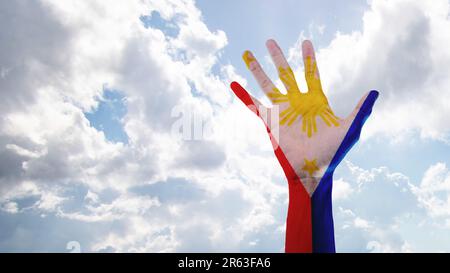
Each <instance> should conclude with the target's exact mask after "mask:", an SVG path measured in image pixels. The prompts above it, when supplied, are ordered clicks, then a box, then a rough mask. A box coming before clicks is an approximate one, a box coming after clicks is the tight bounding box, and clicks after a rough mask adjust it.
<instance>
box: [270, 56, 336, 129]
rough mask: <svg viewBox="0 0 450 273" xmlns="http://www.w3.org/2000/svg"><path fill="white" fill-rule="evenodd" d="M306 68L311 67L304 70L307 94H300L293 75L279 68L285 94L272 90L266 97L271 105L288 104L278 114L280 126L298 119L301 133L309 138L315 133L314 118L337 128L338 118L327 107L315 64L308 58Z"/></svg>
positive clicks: (315, 124)
mask: <svg viewBox="0 0 450 273" xmlns="http://www.w3.org/2000/svg"><path fill="white" fill-rule="evenodd" d="M306 66H307V67H308V66H312V67H314V68H312V69H306V68H305V70H306V71H307V72H306V73H305V74H306V80H307V81H308V86H309V89H310V90H308V92H307V93H301V92H300V90H298V88H297V83H296V81H295V77H294V73H293V72H292V70H291V69H290V68H289V67H288V68H286V69H285V68H283V67H279V68H278V72H279V75H280V79H281V80H282V81H283V83H284V84H285V85H286V87H287V94H282V93H280V92H279V91H278V89H276V88H275V89H274V90H273V92H271V93H269V94H268V96H269V98H270V99H271V100H272V102H273V103H275V104H278V103H285V102H289V107H288V108H286V109H285V110H283V111H282V112H281V113H280V124H281V125H287V126H291V125H292V124H293V123H294V122H295V121H296V120H297V119H298V118H301V119H302V131H303V132H305V133H307V135H308V137H311V136H312V134H313V133H316V132H317V123H316V117H320V118H322V120H323V121H324V122H325V124H326V125H327V126H332V125H334V126H336V127H337V126H339V122H338V118H337V117H336V116H335V115H334V113H333V111H332V110H331V109H330V106H329V105H328V100H327V98H326V97H325V95H324V93H323V91H322V87H321V84H320V80H319V79H318V77H316V75H315V73H316V72H315V69H317V68H315V67H316V64H315V61H311V58H310V57H308V58H307V61H306Z"/></svg>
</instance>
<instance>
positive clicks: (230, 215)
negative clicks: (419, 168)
mask: <svg viewBox="0 0 450 273" xmlns="http://www.w3.org/2000/svg"><path fill="white" fill-rule="evenodd" d="M392 5H400V4H387V2H384V1H379V3H377V4H373V11H371V12H368V13H366V17H365V18H366V19H365V22H366V24H365V29H364V32H362V33H353V34H352V35H339V36H337V37H336V39H335V40H334V41H333V43H332V44H331V45H330V47H329V48H327V49H323V50H321V51H320V53H319V61H321V63H320V66H321V68H322V75H323V77H328V78H324V83H326V84H327V83H328V85H330V87H333V88H331V90H332V92H331V93H330V94H333V92H334V91H333V90H336V92H337V94H342V95H344V96H348V97H350V96H351V97H352V98H353V97H354V94H355V93H358V96H357V97H359V95H360V94H362V92H363V91H365V89H367V88H372V83H374V84H375V83H379V82H380V81H381V80H380V79H382V77H385V76H389V75H386V74H383V73H382V71H383V69H381V68H382V67H386V66H389V65H388V64H390V62H387V61H386V60H384V59H382V58H380V59H381V60H379V58H375V57H373V56H371V55H368V54H366V53H365V52H371V49H372V47H373V48H378V47H379V45H378V44H376V43H375V42H376V41H379V40H383V39H384V40H386V39H387V41H388V42H389V41H390V43H388V44H387V45H386V46H387V49H386V51H388V52H386V54H388V53H389V52H394V51H395V50H396V49H397V47H395V46H396V45H394V44H393V43H392V40H393V38H392V37H390V36H388V37H384V36H383V37H378V36H377V35H378V34H377V33H379V32H383V31H382V30H383V28H384V27H385V25H386V24H388V23H389V22H390V21H389V20H390V19H392V17H396V16H398V15H396V12H395V10H396V9H398V7H393V6H392ZM424 5H425V4H424ZM391 6H392V7H391ZM0 8H1V9H2V10H7V11H8V12H6V13H5V14H6V15H7V16H3V17H2V18H0V23H1V24H0V40H2V41H6V42H2V43H1V44H0V60H1V63H0V67H1V79H0V93H1V95H2V97H3V98H4V101H3V102H4V103H2V104H1V105H0V113H1V114H2V119H1V120H0V161H1V162H2V164H0V204H1V205H0V207H1V209H2V210H3V211H5V212H7V213H11V214H14V215H17V216H18V217H33V215H34V214H35V213H37V214H38V215H39V214H46V215H48V214H54V215H56V216H58V217H60V219H59V220H60V221H62V222H64V223H65V225H66V226H65V227H66V228H67V229H66V228H64V229H63V231H62V232H64V234H65V233H70V232H71V231H73V230H77V231H78V227H80V226H81V227H83V225H84V227H87V228H86V229H87V230H88V231H89V232H87V233H86V234H95V235H92V236H91V237H89V238H90V239H91V241H89V242H85V243H84V245H83V246H82V247H83V249H84V250H90V251H119V252H121V251H123V252H125V251H146V252H150V251H163V252H167V251H208V250H210V251H235V250H237V249H239V250H242V251H273V250H274V249H275V250H277V251H282V250H283V247H282V244H283V241H284V234H283V232H284V221H285V217H286V207H287V201H288V194H287V187H286V185H285V179H284V177H283V174H282V173H283V172H282V170H281V168H280V166H279V164H278V162H277V161H276V159H275V157H274V155H273V151H272V147H271V144H270V141H269V140H268V138H267V136H266V135H265V134H264V130H265V128H264V126H263V125H262V124H261V123H259V122H258V121H257V118H256V117H255V116H254V115H253V114H252V113H250V112H249V111H247V109H246V108H245V106H243V105H242V104H241V102H240V101H238V100H237V99H235V98H233V97H232V96H231V92H230V90H229V88H228V83H229V82H230V81H231V80H239V81H240V82H241V83H245V82H246V81H245V79H243V78H242V77H241V76H240V75H239V74H238V73H237V72H236V71H235V69H234V67H233V66H231V65H228V64H225V65H222V64H221V63H220V56H221V54H222V50H223V48H224V47H225V46H226V44H227V42H228V41H227V37H226V35H225V33H224V32H223V31H221V30H210V29H209V28H208V26H207V25H206V24H205V23H204V21H203V18H202V15H201V12H200V11H199V10H198V9H197V8H196V6H195V4H194V3H193V2H192V1H187V0H185V1H138V0H136V1H129V3H127V5H125V6H124V5H123V3H122V2H121V1H118V0H117V1H109V2H104V1H88V2H80V1H76V0H73V1H53V0H42V1H35V2H32V3H30V4H29V5H23V4H20V2H1V3H0ZM417 9H418V8H417V7H416V6H415V5H413V6H412V7H408V8H407V10H408V11H410V12H409V13H407V14H409V15H418V17H419V19H417V20H419V21H418V22H419V23H417V25H418V26H420V25H421V24H420V23H421V22H422V21H420V18H422V17H423V16H422V14H421V13H420V12H419V13H416V12H417ZM424 10H425V11H426V12H425V13H426V14H427V15H426V16H428V17H426V20H425V19H424V20H425V21H427V20H428V21H429V22H430V24H431V23H432V24H436V25H437V26H433V27H430V30H431V29H434V28H435V27H441V25H442V26H445V24H447V23H446V21H445V20H446V19H445V18H444V17H445V16H446V15H445V14H447V13H445V12H444V10H445V9H433V8H432V7H431V6H428V4H427V6H425V7H424ZM391 13H392V14H391ZM444 13H445V14H444ZM156 14H159V15H160V17H161V18H162V19H163V21H164V23H166V24H167V25H168V26H169V27H170V28H171V29H173V30H176V31H175V32H176V34H174V35H169V34H168V33H166V32H165V30H164V28H163V27H161V28H160V29H159V28H158V27H156V26H149V27H147V28H146V27H144V25H143V24H142V22H141V21H140V20H139V18H140V17H141V16H142V15H143V16H147V17H153V16H156ZM432 15H433V16H432ZM410 17H411V16H405V18H404V19H402V20H403V21H402V22H403V23H402V24H399V25H398V26H397V28H398V29H394V30H393V31H394V32H393V34H392V35H395V34H398V33H399V32H404V33H409V32H408V30H410V28H414V26H416V25H415V24H414V23H415V21H414V20H413V19H411V18H410ZM432 17H433V18H432ZM93 18H95V20H94V19H93ZM402 18H403V17H402ZM388 19H389V20H388ZM422 19H423V18H422ZM386 20H387V21H386ZM378 21H380V26H378V25H377V23H376V22H378ZM12 25H14V28H11V27H10V26H12ZM30 25H31V26H33V27H32V28H29V26H30ZM412 25H414V26H412ZM2 26H3V27H2ZM317 27H318V31H319V32H320V28H321V27H320V26H317ZM376 34H377V35H376ZM429 36H430V37H431V38H430V39H432V38H433V39H436V37H437V36H438V35H437V34H436V33H434V32H433V31H431V32H430V34H429ZM388 38H389V39H388ZM439 39H441V43H442V44H445V43H446V42H445V41H446V40H445V39H446V35H443V36H442V37H439ZM384 40H383V41H384ZM433 41H434V42H432V43H431V42H430V44H432V45H433V48H435V51H433V54H435V55H436V56H434V55H433V56H432V57H433V58H431V60H430V62H433V64H432V67H435V66H436V65H437V62H442V66H440V67H442V70H441V73H442V74H439V73H437V72H436V71H435V70H433V71H432V73H431V72H430V75H431V76H428V77H429V78H427V83H430V82H431V78H433V79H435V80H436V81H434V82H433V84H434V85H432V87H435V86H442V88H443V89H442V90H444V91H443V92H445V90H447V89H444V87H445V86H446V83H445V81H444V80H443V76H442V75H445V74H446V72H445V71H447V70H446V69H447V64H446V62H445V61H446V60H447V57H446V55H444V56H442V55H439V56H438V54H440V53H442V47H441V43H437V42H436V41H435V40H433ZM372 42H373V43H374V45H371V43H372ZM405 44H407V43H406V42H405V43H403V44H402V45H405ZM419 45H422V44H419ZM422 46H423V45H422ZM408 50H409V51H408V52H416V51H415V50H416V49H415V48H411V49H408ZM417 51H418V52H419V53H421V54H422V53H423V52H427V51H426V50H425V49H420V48H419V49H417ZM348 52H353V53H354V54H353V55H349V54H348ZM419 55H420V54H419ZM347 56H353V57H351V58H350V59H352V58H354V59H355V60H356V61H355V60H354V61H355V62H356V63H357V64H359V65H357V66H356V67H361V69H360V70H358V71H354V72H352V73H350V72H351V71H350V72H349V65H348V63H347V61H348V58H347ZM297 57H298V56H297ZM394 57H395V56H394ZM394 59H395V60H396V61H397V62H399V63H400V64H399V66H401V65H405V64H407V65H408V64H410V63H409V62H410V61H411V60H409V58H408V56H405V55H400V56H396V58H394ZM375 61H380V62H381V63H378V65H376V62H375ZM372 62H375V65H374V66H373V67H375V68H376V71H375V72H376V73H374V74H371V73H369V72H368V71H367V70H364V69H362V68H363V67H369V65H370V64H371V63H372ZM216 66H219V67H218V69H215V68H216ZM323 67H325V68H323ZM328 67H333V69H336V70H331V69H328V70H327V68H328ZM352 67H355V66H352ZM389 67H390V66H389ZM213 68H214V69H213ZM337 69H339V71H338V70H337ZM212 71H216V72H214V73H213V72H212ZM342 71H344V72H343V73H341V72H342ZM391 72H392V73H394V72H396V71H391ZM413 72H414V71H413ZM419 72H423V71H419ZM394 74H395V73H394ZM327 75H328V76H327ZM365 75H371V77H368V79H367V82H364V81H363V79H366V77H365ZM396 76H397V77H400V78H401V77H402V76H403V75H398V74H396ZM392 77H393V76H392ZM392 79H393V78H389V81H387V82H385V83H383V84H384V85H383V86H381V87H380V89H382V90H380V91H382V92H385V93H384V94H385V95H383V93H382V96H385V97H386V98H390V97H392V98H390V99H386V101H385V102H382V104H380V107H379V108H377V109H376V111H379V112H380V114H377V115H378V116H384V115H387V114H386V113H387V111H388V110H387V109H388V108H389V107H391V106H392V105H396V107H397V105H400V106H399V107H397V108H396V107H392V111H394V112H395V113H398V118H396V119H394V121H393V122H394V123H395V122H400V119H401V118H402V117H403V116H402V115H403V114H402V111H404V108H405V107H406V106H401V105H403V103H399V95H405V94H406V91H405V90H406V89H407V88H409V87H410V86H409V85H408V86H406V83H404V82H403V81H400V82H398V84H399V85H398V86H396V87H398V90H399V91H398V92H399V95H398V96H397V94H396V93H394V92H393V91H392V89H390V85H392V84H393V83H395V82H394V81H393V80H392ZM419 80H420V77H419V79H418V81H419ZM350 81H355V82H356V83H354V84H353V85H352V86H348V85H347V83H348V82H350ZM367 83H370V86H369V84H367ZM402 84H404V85H402ZM366 85H367V86H366ZM360 87H364V88H360ZM375 87H377V86H373V88H375ZM422 87H423V86H422V85H420V84H419V85H418V87H414V88H412V89H413V90H412V91H411V92H412V93H413V92H416V93H418V94H419V98H420V99H421V101H422V102H421V103H422V104H423V105H422V104H421V105H419V106H420V107H424V105H425V103H428V102H429V101H432V102H433V103H436V96H435V95H436V94H435V93H433V92H432V91H429V93H430V98H429V100H427V99H424V98H425V97H424V96H425V95H423V94H422V95H423V96H422V95H420V92H419V91H420V90H422V89H421V88H422ZM105 88H109V89H113V90H118V91H119V92H121V94H123V95H124V97H125V104H126V107H127V113H126V115H125V116H124V118H123V120H122V121H121V122H122V124H123V126H124V130H125V132H126V134H127V135H128V138H129V140H128V144H123V143H113V142H110V141H108V140H107V139H106V138H105V136H104V133H103V132H101V131H98V130H96V129H95V128H93V127H91V126H90V124H89V122H88V120H87V119H86V117H85V116H84V112H86V111H91V110H93V109H95V107H97V106H98V102H99V99H100V98H101V97H102V95H103V90H104V89H105ZM360 89H364V90H360ZM384 89H386V91H385V90H384ZM346 90H349V91H348V93H345V92H344V91H346ZM396 90H397V89H396ZM418 90H419V91H418ZM427 90H428V89H427ZM359 92H361V93H359ZM408 94H409V93H408ZM420 96H422V97H420ZM356 100H357V99H355V103H356ZM394 102H397V104H395V103H394ZM443 103H445V99H443V100H440V101H438V102H437V104H436V109H437V108H439V107H441V106H442V105H444V104H443ZM410 104H411V105H412V102H411V101H407V103H405V105H410ZM175 106H180V107H182V108H183V109H194V110H195V115H197V116H198V117H200V120H201V121H202V122H204V123H206V124H208V125H209V126H210V127H211V128H212V134H211V135H210V137H209V138H208V139H207V140H192V141H183V140H182V139H180V138H178V137H177V136H174V135H172V134H171V125H172V124H173V122H174V121H175V120H176V117H173V116H172V115H171V113H172V109H173V108H174V107H175ZM415 106H416V105H415ZM411 107H412V106H411ZM351 108H352V107H350V108H349V109H351ZM443 111H444V112H442V111H441V112H442V113H446V112H445V111H446V110H443ZM422 112H424V111H422ZM383 113H384V114H383ZM436 113H439V112H436ZM417 116H418V115H416V114H414V115H413V117H412V118H416V117H417ZM425 118H427V119H428V120H429V121H430V123H429V124H428V125H427V126H429V128H431V129H430V130H429V131H428V132H429V134H425V133H424V136H429V137H435V138H443V137H444V134H445V129H446V128H445V126H440V127H439V126H437V125H442V117H441V116H440V115H438V114H433V113H427V114H426V115H425V117H423V119H419V120H415V121H414V122H412V123H409V124H410V125H408V126H409V127H408V126H406V125H405V126H404V127H401V128H400V129H398V130H403V129H405V130H406V129H409V128H419V129H420V130H423V131H425V129H427V128H428V127H427V126H426V124H425V123H424V122H423V120H424V119H425ZM444 121H445V120H444ZM372 123H373V124H376V125H377V127H376V128H375V129H376V130H375V129H373V128H372V133H374V132H378V131H380V130H381V131H383V130H384V131H386V130H387V129H389V128H390V127H389V126H391V125H389V124H381V123H380V121H373V122H372ZM380 124H381V125H380ZM191 125H192V123H191V122H189V123H188V126H191ZM429 128H428V129H429ZM436 128H438V129H439V130H438V129H436ZM238 132H246V133H245V134H240V133H238ZM394 132H396V131H395V130H394ZM180 166H182V168H180ZM347 166H348V168H349V175H351V179H347V177H345V179H337V180H336V181H335V188H334V195H333V197H334V199H335V200H336V201H337V202H341V203H340V206H342V207H345V208H344V209H342V211H341V212H342V213H341V212H339V213H338V214H337V221H336V224H337V225H338V229H340V228H342V230H344V231H345V232H347V231H348V232H350V233H340V234H341V235H342V236H341V235H339V233H338V236H341V238H344V239H343V240H341V241H340V242H343V243H342V246H343V247H344V249H350V250H352V249H358V250H361V251H366V250H367V247H368V246H374V244H373V243H371V244H369V242H372V241H373V242H378V243H379V244H381V246H380V245H377V247H383V248H377V249H388V250H393V251H397V250H401V249H402V247H403V246H404V245H408V244H407V243H406V241H405V240H403V239H402V238H400V237H401V236H399V235H398V232H396V231H395V225H397V224H398V223H397V222H396V220H395V219H397V216H399V215H403V214H405V211H407V210H406V209H405V208H406V207H408V206H409V208H410V207H411V203H409V202H410V200H411V198H413V199H414V198H415V196H414V195H412V194H411V192H410V191H406V192H405V193H404V196H403V195H402V196H401V197H400V198H399V197H398V195H396V194H394V193H397V191H398V190H399V189H403V188H406V189H409V185H410V184H409V180H408V179H407V177H405V176H402V175H401V174H399V173H394V172H391V171H390V170H389V169H388V168H386V167H380V168H373V169H371V170H364V169H362V168H360V167H358V166H356V165H355V164H352V163H348V164H347ZM436 172H437V173H440V172H439V170H438V171H435V173H436ZM436 175H437V174H434V173H433V172H430V174H428V175H427V176H430V177H432V176H436ZM424 179H425V178H424ZM442 181H444V180H442ZM445 181H446V180H445ZM427 183H428V182H427ZM427 183H425V184H424V186H423V187H422V189H423V190H424V191H426V190H428V189H429V188H431V186H430V187H429V186H427ZM380 184H381V186H380ZM428 184H429V183H428ZM380 188H381V190H380ZM136 189H137V190H136ZM428 191H431V190H428ZM390 193H392V194H390ZM433 193H434V191H433ZM427 194H428V193H427ZM424 196H425V195H424ZM426 196H428V195H426ZM380 198H382V199H383V202H381V203H380V201H379V199H380ZM399 199H400V200H401V201H399ZM355 200H356V201H355ZM414 200H415V199H414ZM345 202H347V203H345ZM351 202H359V204H362V207H361V208H360V207H351V210H350V207H349V206H348V204H351ZM402 202H404V203H402ZM367 204H372V205H369V206H367ZM394 204H395V205H394ZM413 204H414V205H415V204H416V203H413ZM30 215H31V216H30ZM385 215H387V216H386V217H385V218H386V219H387V220H385V221H386V223H385V222H383V221H382V220H380V218H383V217H384V216H385ZM380 222H381V224H380ZM48 225H50V226H51V225H56V224H55V223H50V222H48ZM383 228H387V229H389V230H390V229H392V230H394V231H393V232H384V231H383ZM355 230H357V232H355V233H352V232H354V231H355ZM91 231H92V232H91ZM27 232H28V233H29V234H33V232H37V231H36V230H31V231H30V230H26V231H22V230H17V231H16V233H15V234H19V235H17V238H22V239H23V238H24V237H23V236H22V235H23V234H24V233H25V234H27ZM198 234H202V236H201V238H199V236H198ZM348 234H351V235H353V234H356V235H355V236H361V238H362V239H361V240H357V239H359V238H356V239H355V241H357V242H362V243H361V247H360V248H352V246H353V245H352V244H348V242H346V241H345V240H346V238H347V237H346V236H348ZM35 237H38V236H35ZM61 237H62V238H65V237H64V236H63V235H61ZM11 238H16V237H14V236H13V237H11ZM399 238H400V239H399ZM73 239H74V238H70V240H73ZM23 241H25V242H29V241H30V243H31V242H34V243H36V244H37V245H38V247H41V246H42V242H36V241H32V240H23ZM8 242H9V245H8V244H7V243H5V245H7V246H11V245H12V243H11V242H10V241H8ZM0 243H1V242H0ZM58 243H60V242H58ZM64 243H65V242H64ZM29 246H30V245H25V246H24V247H23V249H22V250H24V249H25V248H27V247H29ZM348 246H350V247H348ZM370 248H371V249H372V248H373V247H370ZM25 250H26V249H25ZM383 251H384V250H383Z"/></svg>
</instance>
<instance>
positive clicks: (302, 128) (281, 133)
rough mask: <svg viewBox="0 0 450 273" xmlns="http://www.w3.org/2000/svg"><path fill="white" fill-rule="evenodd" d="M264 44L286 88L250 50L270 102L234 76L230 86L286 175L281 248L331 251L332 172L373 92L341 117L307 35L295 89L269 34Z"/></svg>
mask: <svg viewBox="0 0 450 273" xmlns="http://www.w3.org/2000/svg"><path fill="white" fill-rule="evenodd" d="M266 45H267V48H268V50H269V52H270V55H271V56H272V60H273V62H274V63H275V66H276V68H277V71H278V75H279V77H280V79H281V81H282V83H283V84H284V86H285V88H286V92H285V93H282V92H280V91H279V90H278V88H277V87H276V86H275V85H274V84H273V83H272V81H271V80H270V79H269V78H268V77H267V75H266V74H265V72H264V71H263V70H262V68H261V66H260V65H259V63H258V61H257V60H256V58H255V57H254V56H253V54H252V53H251V52H250V51H246V52H245V53H244V55H243V59H244V61H245V63H246V64H247V67H248V68H249V70H250V71H251V72H252V74H253V76H254V77H255V79H256V81H257V82H258V83H259V85H260V87H261V89H262V90H263V91H264V92H265V93H266V95H267V96H268V98H269V99H270V100H271V102H272V103H273V107H271V108H267V107H265V106H264V105H262V104H261V103H260V102H259V101H258V100H257V99H255V98H254V97H252V96H251V95H250V94H249V93H248V92H247V91H246V90H245V89H244V88H243V87H242V86H241V85H240V84H239V83H237V82H233V83H231V89H232V90H233V92H234V93H235V94H236V96H237V97H238V98H239V99H240V100H241V101H242V102H243V103H244V104H245V105H246V106H247V107H248V108H249V109H250V110H252V111H253V112H254V113H255V114H256V115H257V116H259V117H260V118H261V119H262V121H263V122H264V123H265V125H266V128H267V132H268V133H269V136H270V139H271V141H272V145H273V148H274V151H275V155H276V156H277V158H278V161H279V162H280V164H281V166H282V168H283V170H284V173H285V175H286V178H287V180H288V185H289V207H288V216H287V222H286V244H285V250H286V252H335V243H334V227H333V215H332V204H331V192H332V184H333V183H332V178H333V172H334V170H335V168H336V167H337V165H338V164H339V163H340V162H341V160H342V159H343V158H344V156H345V154H346V153H347V152H348V151H349V150H350V149H351V147H352V146H353V145H354V144H355V143H356V142H357V141H358V139H359V136H360V133H361V129H362V126H363V124H364V122H365V121H366V119H367V118H368V116H369V115H370V114H371V112H372V107H373V105H374V103H375V101H376V99H377V97H378V92H377V91H370V92H369V93H368V94H366V95H364V96H363V98H362V99H361V100H360V102H359V103H358V105H357V106H356V108H355V109H354V111H353V112H352V113H351V114H350V115H349V116H348V117H347V118H345V119H341V118H339V117H337V116H336V115H335V114H334V113H333V111H332V110H331V108H330V106H329V104H328V100H327V98H326V96H325V94H324V92H323V90H322V86H321V83H320V76H319V71H318V67H317V62H316V58H315V54H314V49H313V46H312V44H311V42H310V41H305V42H303V45H302V53H303V60H304V64H305V78H306V82H307V85H308V92H306V93H302V92H300V89H299V88H298V85H297V82H296V80H295V76H294V73H293V71H292V69H291V68H290V67H289V65H288V63H287V61H286V59H285V57H284V55H283V53H282V51H281V49H280V48H279V46H278V45H277V44H276V42H275V41H274V40H269V41H267V44H266Z"/></svg>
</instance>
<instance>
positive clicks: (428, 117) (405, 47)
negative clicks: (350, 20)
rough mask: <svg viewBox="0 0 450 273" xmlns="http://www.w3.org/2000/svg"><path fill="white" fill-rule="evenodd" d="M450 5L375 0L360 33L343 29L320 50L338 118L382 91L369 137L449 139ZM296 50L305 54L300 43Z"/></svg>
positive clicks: (326, 84)
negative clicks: (370, 93) (373, 92)
mask: <svg viewBox="0 0 450 273" xmlns="http://www.w3.org/2000/svg"><path fill="white" fill-rule="evenodd" d="M449 9H450V8H449V3H448V1H446V0H438V1H416V0H401V1H388V0H375V1H371V4H370V9H369V10H368V11H366V12H365V13H364V16H363V29H362V30H361V31H357V30H355V31H353V32H352V33H350V34H344V33H339V32H338V33H336V36H335V38H334V39H333V40H332V41H331V43H330V45H329V46H327V47H325V48H321V49H320V50H319V52H318V54H317V58H318V63H319V67H320V71H321V73H320V74H321V76H322V83H323V84H324V90H325V91H326V93H327V95H328V96H329V98H330V103H331V105H332V107H333V108H334V109H335V110H336V112H337V113H338V114H339V115H341V116H346V115H347V114H348V113H349V112H350V111H351V110H352V109H353V104H351V102H353V103H354V104H356V103H357V102H358V100H359V98H360V97H361V96H362V95H363V94H365V93H366V92H368V91H369V90H372V89H377V90H379V91H380V97H379V99H378V101H377V104H376V106H375V108H374V114H373V115H372V116H371V117H370V119H369V120H368V122H367V125H366V126H365V128H364V130H363V132H362V138H363V139H366V138H368V137H369V136H372V135H374V134H382V135H386V136H388V137H389V138H390V139H392V140H393V141H400V140H407V139H408V138H409V136H410V135H411V132H418V133H419V134H420V136H421V137H423V138H431V139H437V140H441V141H443V142H445V143H449V139H450V138H449V133H450V127H449V124H450V120H449V117H450V108H449V107H448V105H449V104H450V79H449V77H448V74H449V73H450V53H449V51H448V49H447V48H448V44H449V43H450V19H449V17H448V15H449ZM301 36H303V34H302V35H301ZM291 51H300V49H299V47H298V44H296V46H295V48H293V49H291ZM290 55H292V54H290ZM294 55H295V54H294ZM291 57H293V58H292V59H293V60H294V61H295V60H297V63H296V64H295V67H301V65H300V60H301V59H300V58H295V56H291ZM297 73H298V74H299V75H302V74H303V73H302V72H301V71H297ZM300 78H302V77H300ZM338 101H347V102H349V103H337V102H338Z"/></svg>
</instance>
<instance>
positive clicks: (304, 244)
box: [285, 175, 335, 253]
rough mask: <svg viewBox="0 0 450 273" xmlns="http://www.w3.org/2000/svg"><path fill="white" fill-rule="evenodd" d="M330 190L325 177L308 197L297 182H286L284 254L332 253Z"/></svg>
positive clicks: (327, 178) (328, 176)
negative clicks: (286, 204)
mask: <svg viewBox="0 0 450 273" xmlns="http://www.w3.org/2000/svg"><path fill="white" fill-rule="evenodd" d="M331 187H332V175H326V176H325V177H323V178H322V179H321V181H320V183H319V186H318V187H317V189H316V190H315V192H314V194H313V195H312V196H311V197H310V196H309V195H308V193H307V192H306V190H305V189H304V187H303V184H302V183H301V181H299V180H292V181H289V207H288V215H287V221H286V244H285V251H286V252H304V253H311V252H314V253H333V252H335V243H334V228H333V215H332V206H331Z"/></svg>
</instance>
